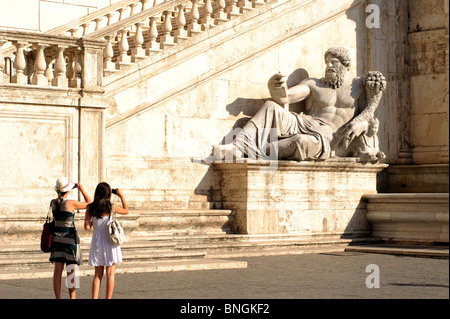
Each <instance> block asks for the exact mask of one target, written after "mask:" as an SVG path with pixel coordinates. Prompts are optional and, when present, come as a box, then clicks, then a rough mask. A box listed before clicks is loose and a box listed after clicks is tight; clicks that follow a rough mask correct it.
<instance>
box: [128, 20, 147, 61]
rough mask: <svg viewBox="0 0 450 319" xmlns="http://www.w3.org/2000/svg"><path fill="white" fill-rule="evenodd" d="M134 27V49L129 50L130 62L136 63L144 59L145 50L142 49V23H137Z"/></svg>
mask: <svg viewBox="0 0 450 319" xmlns="http://www.w3.org/2000/svg"><path fill="white" fill-rule="evenodd" d="M135 25H136V34H135V35H134V48H133V49H131V62H138V61H139V60H142V59H145V57H146V56H145V49H144V48H142V45H143V44H144V35H143V34H142V26H143V25H144V23H143V22H138V23H136V24H135Z"/></svg>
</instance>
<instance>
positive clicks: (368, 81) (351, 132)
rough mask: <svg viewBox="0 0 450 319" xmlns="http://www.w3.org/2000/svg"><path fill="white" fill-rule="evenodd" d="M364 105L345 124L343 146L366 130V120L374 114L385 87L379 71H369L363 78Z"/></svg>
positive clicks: (384, 80) (384, 81)
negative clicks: (359, 111) (358, 112)
mask: <svg viewBox="0 0 450 319" xmlns="http://www.w3.org/2000/svg"><path fill="white" fill-rule="evenodd" d="M364 88H365V93H366V100H367V101H366V105H365V107H364V109H363V110H362V111H361V113H360V114H359V115H358V116H356V117H355V118H354V119H353V120H351V121H350V123H348V124H347V125H346V128H345V133H344V135H343V138H344V146H345V148H347V147H348V146H349V145H350V143H351V142H352V141H353V139H354V138H355V137H357V136H360V135H361V134H363V133H364V132H365V131H366V130H367V125H368V121H369V120H370V119H371V118H372V117H373V116H374V114H375V110H376V109H377V107H378V104H379V103H380V100H381V96H382V95H383V91H384V90H385V89H386V79H385V77H384V76H383V74H382V73H381V72H379V71H371V72H369V73H368V75H367V76H366V77H365V78H364Z"/></svg>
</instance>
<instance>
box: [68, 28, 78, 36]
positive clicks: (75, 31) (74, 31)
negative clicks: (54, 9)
mask: <svg viewBox="0 0 450 319" xmlns="http://www.w3.org/2000/svg"><path fill="white" fill-rule="evenodd" d="M69 32H70V36H71V37H76V36H77V33H78V28H73V29H70V30H69Z"/></svg>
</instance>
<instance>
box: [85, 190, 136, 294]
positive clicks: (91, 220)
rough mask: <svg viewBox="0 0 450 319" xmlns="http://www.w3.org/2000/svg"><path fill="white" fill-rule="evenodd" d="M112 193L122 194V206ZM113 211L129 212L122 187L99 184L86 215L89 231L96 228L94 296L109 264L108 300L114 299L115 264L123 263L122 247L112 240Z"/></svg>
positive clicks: (92, 251) (92, 255) (91, 257)
mask: <svg viewBox="0 0 450 319" xmlns="http://www.w3.org/2000/svg"><path fill="white" fill-rule="evenodd" d="M111 193H114V194H116V195H117V196H119V198H120V200H121V202H122V207H120V206H118V205H116V204H113V203H111ZM113 213H117V214H124V215H126V214H128V206H127V203H126V201H125V198H124V196H123V194H122V192H121V191H120V190H119V189H114V190H111V186H109V184H108V183H100V184H98V185H97V188H96V189H95V194H94V201H93V202H92V203H91V204H89V205H88V206H87V209H86V215H85V217H84V228H85V229H86V230H89V229H90V228H91V227H92V226H93V227H94V234H93V235H92V242H91V249H90V251H89V265H90V266H95V274H94V279H93V280H92V298H93V299H97V298H98V294H99V290H100V284H101V281H102V278H103V273H104V269H105V267H106V299H111V298H112V294H113V291H114V274H115V270H116V268H115V267H116V264H118V263H120V262H122V252H121V250H120V246H119V245H117V246H113V245H112V244H111V242H110V241H109V231H108V225H109V222H110V216H111V214H113Z"/></svg>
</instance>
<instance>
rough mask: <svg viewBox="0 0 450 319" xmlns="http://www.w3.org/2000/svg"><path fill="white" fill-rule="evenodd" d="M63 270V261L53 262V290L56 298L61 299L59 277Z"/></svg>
mask: <svg viewBox="0 0 450 319" xmlns="http://www.w3.org/2000/svg"><path fill="white" fill-rule="evenodd" d="M63 270H64V263H59V262H55V269H54V271H53V292H54V293H55V298H56V299H61V277H62V272H63Z"/></svg>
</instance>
